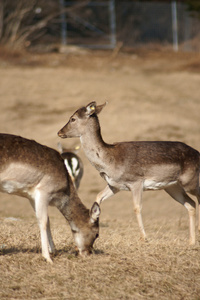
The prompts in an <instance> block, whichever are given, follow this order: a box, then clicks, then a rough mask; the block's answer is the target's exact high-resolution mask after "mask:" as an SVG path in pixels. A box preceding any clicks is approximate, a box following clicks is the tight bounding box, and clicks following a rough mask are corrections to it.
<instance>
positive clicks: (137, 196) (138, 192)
mask: <svg viewBox="0 0 200 300" xmlns="http://www.w3.org/2000/svg"><path fill="white" fill-rule="evenodd" d="M131 192H132V195H133V206H134V211H135V214H136V217H137V221H138V225H139V229H140V233H141V237H142V239H143V240H144V241H145V240H146V233H145V231H144V225H143V221H142V214H141V211H142V183H141V182H136V183H135V184H134V185H133V186H131Z"/></svg>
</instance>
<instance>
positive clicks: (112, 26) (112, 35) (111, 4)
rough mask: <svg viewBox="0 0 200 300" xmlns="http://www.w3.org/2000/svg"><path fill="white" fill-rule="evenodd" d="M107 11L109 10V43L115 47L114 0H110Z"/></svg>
mask: <svg viewBox="0 0 200 300" xmlns="http://www.w3.org/2000/svg"><path fill="white" fill-rule="evenodd" d="M109 11H110V44H111V47H112V48H115V46H116V18H115V0H110V2H109Z"/></svg>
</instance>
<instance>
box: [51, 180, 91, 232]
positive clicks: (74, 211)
mask: <svg viewBox="0 0 200 300" xmlns="http://www.w3.org/2000/svg"><path fill="white" fill-rule="evenodd" d="M56 206H57V208H58V209H59V211H60V212H61V213H62V215H63V216H64V217H65V219H66V220H67V221H68V222H69V225H70V227H71V228H73V226H74V225H75V226H76V227H77V228H78V227H80V224H82V223H84V222H85V220H87V219H89V210H88V209H87V208H86V207H85V205H84V204H83V203H82V202H81V200H80V198H79V197H78V194H77V193H76V191H75V188H74V186H73V183H72V182H71V184H70V187H69V188H68V190H67V193H63V196H62V201H60V200H59V201H58V202H57V203H56Z"/></svg>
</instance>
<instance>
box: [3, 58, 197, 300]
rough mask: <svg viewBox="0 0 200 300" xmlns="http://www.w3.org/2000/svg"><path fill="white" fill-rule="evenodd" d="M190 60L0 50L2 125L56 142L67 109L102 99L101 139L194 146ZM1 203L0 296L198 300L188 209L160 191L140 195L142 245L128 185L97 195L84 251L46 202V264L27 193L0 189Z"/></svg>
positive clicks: (89, 183) (88, 187)
mask: <svg viewBox="0 0 200 300" xmlns="http://www.w3.org/2000/svg"><path fill="white" fill-rule="evenodd" d="M195 59H196V62H197V66H198V61H199V56H198V55H196V57H194V55H193V54H192V55H189V54H181V55H178V54H177V55H175V54H173V53H157V54H156V53H150V54H145V53H142V54H141V55H135V54H134V55H133V54H119V55H118V57H116V58H115V59H113V58H112V56H110V54H109V53H106V54H105V53H103V52H96V53H95V54H91V53H90V52H89V53H88V55H84V56H81V55H80V56H72V55H70V56H69V55H68V56H65V55H61V56H56V55H49V56H45V57H44V56H34V55H33V56H30V57H28V58H27V57H26V56H25V57H20V58H19V57H18V56H17V57H15V58H12V64H11V63H10V62H9V60H8V58H7V60H2V61H1V62H0V77H1V80H0V115H1V117H0V126H1V132H8V133H13V134H20V135H22V136H25V137H28V138H33V139H36V140H37V141H39V142H41V143H44V144H47V145H49V146H52V147H56V144H57V142H58V141H59V139H58V138H57V137H56V132H57V131H58V129H60V127H61V126H63V125H64V123H65V121H67V119H68V118H69V116H70V115H71V113H72V112H73V111H74V110H75V109H76V108H78V107H79V106H80V105H84V104H87V103H88V102H89V101H92V100H96V101H98V103H101V102H103V101H104V100H108V101H109V105H108V106H107V107H106V108H105V110H104V111H103V112H102V114H101V116H100V121H101V124H102V132H103V136H104V138H105V140H106V141H108V142H114V141H120V140H133V139H135V140H145V139H147V140H155V139H156V140H181V141H184V142H186V143H188V144H190V145H192V146H193V147H195V148H197V149H200V135H199V133H200V122H199V111H200V101H199V95H200V93H199V92H200V75H199V74H198V72H197V67H194V66H195ZM13 60H14V61H13ZM16 60H17V61H16ZM19 60H20V62H21V64H23V65H18V64H17V62H18V61H19ZM42 61H43V63H42ZM33 62H34V63H33ZM44 62H45V66H42V64H44ZM13 63H15V66H14V65H13ZM33 66H34V67H33ZM76 143H78V141H77V140H65V145H67V146H71V145H75V144H76ZM80 155H81V158H82V159H83V161H84V165H85V174H84V178H83V181H82V184H81V187H80V191H79V195H80V197H81V199H82V200H83V202H84V203H86V205H87V206H88V207H90V206H91V205H92V203H93V201H94V199H95V195H96V194H97V192H98V191H100V190H101V189H102V188H103V187H104V186H105V183H104V181H103V180H102V179H101V178H100V176H99V175H98V174H97V172H96V171H95V170H94V169H93V167H92V166H90V164H89V163H88V161H87V159H86V158H85V156H84V154H83V152H81V153H80ZM0 203H1V206H0V268H1V275H0V299H56V300H57V299H70V300H73V299H74V300H75V299H83V300H84V299H94V300H95V299H105V300H106V299H143V300H144V299H145V300H146V299H184V300H185V299H188V300H191V299H193V300H197V299H200V272H199V270H200V248H199V241H200V236H199V237H198V239H199V241H198V242H197V244H196V246H194V247H190V246H188V236H189V233H188V216H187V213H186V211H185V210H184V208H183V207H181V205H179V204H177V203H175V202H174V201H173V200H172V199H170V198H169V196H168V195H167V194H165V193H164V192H162V191H161V192H152V193H151V192H148V193H145V194H144V201H143V219H144V225H145V228H146V232H147V235H148V237H149V240H148V242H147V243H144V242H141V241H140V239H139V230H138V225H137V223H136V220H135V216H134V213H133V210H132V203H131V195H130V194H129V193H126V192H121V193H119V194H117V195H115V196H114V197H113V198H111V199H109V200H107V201H106V202H105V203H103V204H102V214H101V219H100V221H101V226H100V238H99V239H98V241H97V242H96V244H95V251H94V254H93V255H91V256H90V257H88V258H85V259H83V258H80V257H77V256H76V254H75V251H74V243H73V240H72V236H71V232H70V229H69V226H68V225H67V224H66V223H65V220H64V218H63V217H62V216H61V215H60V214H59V212H57V211H56V209H53V208H50V218H51V225H52V231H53V236H54V241H55V244H56V248H57V253H56V255H55V256H54V258H53V260H54V264H53V266H50V265H48V264H47V263H46V262H45V261H44V260H43V259H42V256H41V253H40V240H39V229H38V226H37V222H36V219H35V217H34V214H33V212H32V210H31V207H30V205H29V203H28V201H26V199H22V198H18V197H11V196H10V195H6V194H1V200H0ZM10 217H12V218H14V219H10Z"/></svg>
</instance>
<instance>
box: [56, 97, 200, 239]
mask: <svg viewBox="0 0 200 300" xmlns="http://www.w3.org/2000/svg"><path fill="white" fill-rule="evenodd" d="M105 105H106V103H105V104H103V105H98V106H97V105H96V102H91V103H89V104H88V105H87V106H86V107H82V108H80V109H78V110H77V111H76V112H75V113H74V114H73V115H72V116H71V117H70V119H69V121H68V123H67V124H66V125H65V126H64V127H63V128H62V129H61V130H60V131H59V132H58V135H59V136H60V137H61V138H72V137H80V140H81V143H82V147H83V150H84V151H85V154H86V156H87V157H88V159H89V161H90V162H91V164H92V165H93V166H94V167H95V168H96V169H97V170H98V171H99V173H100V175H101V176H102V177H103V178H104V179H105V180H106V181H107V186H106V188H105V189H104V190H103V191H102V192H100V193H99V194H98V195H97V198H96V202H97V203H98V204H100V203H101V202H102V201H103V200H105V199H107V198H108V197H110V196H112V195H113V194H116V193H117V192H119V191H120V190H127V191H131V193H132V196H133V203H134V210H135V213H136V216H137V221H138V224H139V228H140V231H141V235H142V238H143V239H145V238H146V234H145V231H144V226H143V222H142V216H141V209H142V203H141V202H142V192H143V191H148V190H161V189H164V190H165V191H166V192H167V193H168V194H169V195H170V196H171V197H172V198H174V199H175V200H176V201H178V202H179V203H181V204H182V205H184V207H185V208H186V209H187V211H188V214H189V227H190V244H195V216H196V213H195V211H196V210H195V202H194V201H193V200H192V199H191V198H190V197H189V196H188V195H187V192H189V193H191V194H192V195H195V196H196V197H197V200H198V203H199V207H200V188H199V168H200V159H199V157H200V156H199V152H198V151H197V150H195V149H193V148H191V147H189V146H187V145H186V144H184V143H181V142H159V141H157V142H121V143H115V144H112V145H111V144H107V143H105V142H104V140H103V139H102V136H101V129H100V124H99V120H98V116H97V115H98V114H99V113H100V112H101V110H102V109H103V107H104V106H105ZM199 230H200V222H199Z"/></svg>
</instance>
